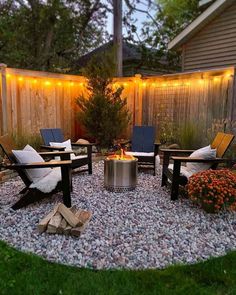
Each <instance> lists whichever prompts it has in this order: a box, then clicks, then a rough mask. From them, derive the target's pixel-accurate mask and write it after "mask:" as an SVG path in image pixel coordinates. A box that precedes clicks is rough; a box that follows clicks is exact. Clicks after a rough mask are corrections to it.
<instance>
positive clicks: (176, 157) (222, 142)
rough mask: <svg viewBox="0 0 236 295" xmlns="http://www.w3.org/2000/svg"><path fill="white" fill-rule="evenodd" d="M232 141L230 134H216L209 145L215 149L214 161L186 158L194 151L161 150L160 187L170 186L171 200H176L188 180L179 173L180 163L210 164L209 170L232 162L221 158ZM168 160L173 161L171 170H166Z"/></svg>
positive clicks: (232, 137)
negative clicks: (181, 187)
mask: <svg viewBox="0 0 236 295" xmlns="http://www.w3.org/2000/svg"><path fill="white" fill-rule="evenodd" d="M233 139H234V135H232V134H226V133H223V132H218V133H217V135H216V137H215V139H214V140H213V142H212V143H211V148H212V149H216V158H215V159H200V158H189V157H186V155H190V154H191V153H192V152H194V150H178V149H161V152H163V168H162V182H161V185H162V186H167V185H168V184H170V185H171V200H177V199H178V195H179V186H180V185H182V186H184V185H186V184H187V183H188V178H187V177H185V176H184V175H182V174H181V173H180V171H181V163H189V162H191V163H210V164H211V167H210V168H211V169H216V168H217V166H218V164H220V163H226V162H231V161H232V160H229V159H224V158H223V156H224V155H225V153H226V151H227V149H228V148H229V146H230V144H231V142H232V141H233ZM180 155H182V156H180ZM183 155H184V156H183ZM170 160H173V162H174V165H173V170H172V169H169V168H168V166H169V163H170ZM168 180H169V181H168Z"/></svg>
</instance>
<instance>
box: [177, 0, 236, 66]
mask: <svg viewBox="0 0 236 295" xmlns="http://www.w3.org/2000/svg"><path fill="white" fill-rule="evenodd" d="M182 57H183V60H182V69H183V71H188V70H198V69H206V68H218V67H224V66H236V3H234V4H233V5H231V6H230V7H228V8H227V9H226V10H225V11H224V12H223V13H222V14H221V15H220V16H218V17H216V18H215V19H214V20H213V21H212V22H211V23H209V24H208V25H207V26H206V27H204V28H203V29H202V30H201V31H200V32H198V33H197V34H196V35H195V36H194V37H193V38H192V39H190V40H189V41H188V42H186V43H185V44H184V45H183V48H182Z"/></svg>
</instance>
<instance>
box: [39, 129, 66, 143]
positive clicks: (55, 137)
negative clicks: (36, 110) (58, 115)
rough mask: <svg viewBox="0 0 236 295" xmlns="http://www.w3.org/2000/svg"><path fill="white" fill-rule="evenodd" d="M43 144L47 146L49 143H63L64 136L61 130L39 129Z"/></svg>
mask: <svg viewBox="0 0 236 295" xmlns="http://www.w3.org/2000/svg"><path fill="white" fill-rule="evenodd" d="M40 133H41V136H42V138H43V141H44V144H45V145H49V143H50V142H63V141H64V136H63V133H62V130H61V128H43V129H40Z"/></svg>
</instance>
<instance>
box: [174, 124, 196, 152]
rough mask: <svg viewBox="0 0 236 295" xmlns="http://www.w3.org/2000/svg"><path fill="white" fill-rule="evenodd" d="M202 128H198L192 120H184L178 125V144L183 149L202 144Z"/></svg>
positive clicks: (194, 147) (193, 147)
mask: <svg viewBox="0 0 236 295" xmlns="http://www.w3.org/2000/svg"><path fill="white" fill-rule="evenodd" d="M201 130H202V128H199V124H198V125H196V124H194V123H193V122H186V123H185V124H183V125H180V127H179V130H178V133H179V136H178V138H179V144H180V146H181V147H182V148H184V149H196V148H198V147H200V146H201V144H202V142H201V141H202V134H201Z"/></svg>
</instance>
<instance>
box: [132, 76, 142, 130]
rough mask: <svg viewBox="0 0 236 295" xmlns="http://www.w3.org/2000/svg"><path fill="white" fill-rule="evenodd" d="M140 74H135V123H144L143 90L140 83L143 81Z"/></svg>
mask: <svg viewBox="0 0 236 295" xmlns="http://www.w3.org/2000/svg"><path fill="white" fill-rule="evenodd" d="M141 77H142V76H141V75H140V74H136V75H135V95H134V109H133V125H142V107H143V106H142V91H140V90H141V88H140V83H141V81H142V79H141Z"/></svg>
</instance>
